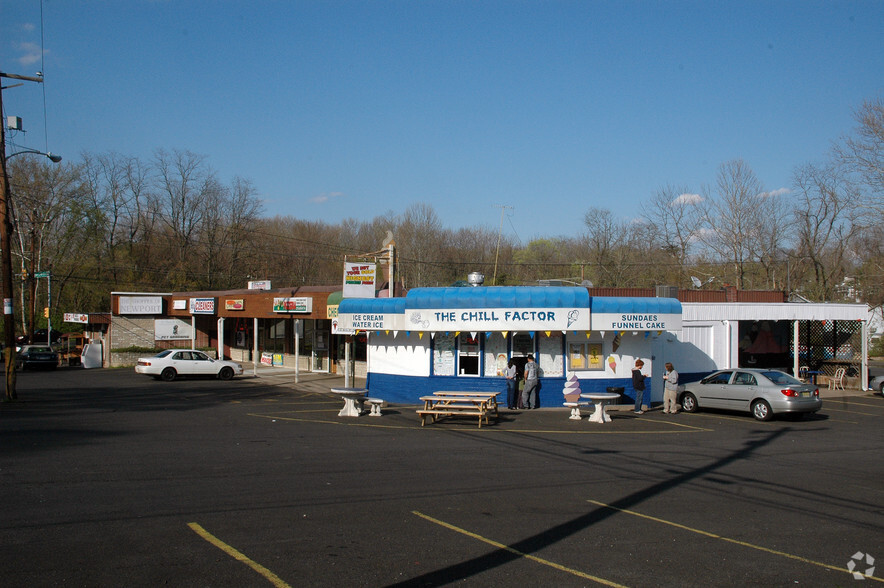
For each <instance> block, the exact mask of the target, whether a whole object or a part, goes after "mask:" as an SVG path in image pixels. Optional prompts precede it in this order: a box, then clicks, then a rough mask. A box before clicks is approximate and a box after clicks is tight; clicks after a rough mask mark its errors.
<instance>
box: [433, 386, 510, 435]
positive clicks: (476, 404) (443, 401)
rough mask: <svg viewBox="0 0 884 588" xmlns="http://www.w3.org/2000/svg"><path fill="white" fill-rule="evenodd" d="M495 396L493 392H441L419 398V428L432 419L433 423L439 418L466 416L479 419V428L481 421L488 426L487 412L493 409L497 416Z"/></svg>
mask: <svg viewBox="0 0 884 588" xmlns="http://www.w3.org/2000/svg"><path fill="white" fill-rule="evenodd" d="M497 394H499V393H494V392H469V391H441V392H434V393H433V394H432V395H429V396H421V397H420V399H421V401H422V402H423V403H424V407H423V409H418V410H417V411H416V412H417V414H418V415H420V417H421V426H424V425H425V424H426V422H427V418H432V419H433V422H434V423H435V422H436V420H437V419H438V417H440V416H453V415H466V416H477V417H479V428H482V421H483V420H484V421H485V424H486V425H487V424H488V412H489V410H491V409H492V408H493V409H494V413H495V415H494V416H495V417H497V416H498V414H497Z"/></svg>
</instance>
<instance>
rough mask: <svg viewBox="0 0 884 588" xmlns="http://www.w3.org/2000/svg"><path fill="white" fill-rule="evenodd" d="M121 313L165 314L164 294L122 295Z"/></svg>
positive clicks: (120, 299) (120, 300)
mask: <svg viewBox="0 0 884 588" xmlns="http://www.w3.org/2000/svg"><path fill="white" fill-rule="evenodd" d="M119 303H120V314H163V298H162V296H120V298H119Z"/></svg>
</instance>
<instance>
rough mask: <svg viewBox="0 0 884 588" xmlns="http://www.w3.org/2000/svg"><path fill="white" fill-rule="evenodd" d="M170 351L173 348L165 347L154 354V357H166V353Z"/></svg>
mask: <svg viewBox="0 0 884 588" xmlns="http://www.w3.org/2000/svg"><path fill="white" fill-rule="evenodd" d="M172 351H174V350H173V349H166V350H165V351H160V352H159V353H157V354H156V355H154V357H166V356H167V355H169V354H170V353H172Z"/></svg>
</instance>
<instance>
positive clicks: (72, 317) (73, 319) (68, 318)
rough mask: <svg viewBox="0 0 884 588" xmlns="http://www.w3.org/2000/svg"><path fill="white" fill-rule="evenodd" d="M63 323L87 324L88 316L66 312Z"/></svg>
mask: <svg viewBox="0 0 884 588" xmlns="http://www.w3.org/2000/svg"><path fill="white" fill-rule="evenodd" d="M64 322H66V323H81V324H84V325H85V324H88V323H89V315H88V314H80V313H76V312H66V313H64Z"/></svg>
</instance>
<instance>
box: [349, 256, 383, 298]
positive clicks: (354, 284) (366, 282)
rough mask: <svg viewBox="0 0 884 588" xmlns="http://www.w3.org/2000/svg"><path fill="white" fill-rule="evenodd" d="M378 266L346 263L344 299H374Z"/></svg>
mask: <svg viewBox="0 0 884 588" xmlns="http://www.w3.org/2000/svg"><path fill="white" fill-rule="evenodd" d="M376 282H377V264H374V263H364V262H363V263H352V262H344V288H343V296H344V298H374V296H375V284H376Z"/></svg>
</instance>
